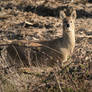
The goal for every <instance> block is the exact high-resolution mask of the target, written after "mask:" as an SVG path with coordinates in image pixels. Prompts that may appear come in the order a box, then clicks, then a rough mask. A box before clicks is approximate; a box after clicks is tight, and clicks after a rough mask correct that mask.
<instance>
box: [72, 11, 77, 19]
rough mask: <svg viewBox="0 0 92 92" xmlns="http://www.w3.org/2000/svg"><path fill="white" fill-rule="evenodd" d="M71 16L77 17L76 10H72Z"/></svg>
mask: <svg viewBox="0 0 92 92" xmlns="http://www.w3.org/2000/svg"><path fill="white" fill-rule="evenodd" d="M71 16H72V18H73V19H76V11H75V10H74V11H73V12H72V14H71Z"/></svg>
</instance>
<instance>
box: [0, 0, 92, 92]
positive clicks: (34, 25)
mask: <svg viewBox="0 0 92 92" xmlns="http://www.w3.org/2000/svg"><path fill="white" fill-rule="evenodd" d="M63 1H64V0H61V1H60V0H56V1H55V0H2V1H0V40H4V41H5V40H15V39H17V40H32V41H34V40H51V39H54V38H58V37H60V36H62V27H61V24H62V20H60V18H59V11H60V10H63V9H64V6H65V5H66V3H65V2H64V3H63ZM79 1H80V0H79ZM67 4H69V3H68V2H67ZM72 5H73V7H74V8H75V9H76V10H77V19H76V23H75V27H76V30H75V33H76V46H75V50H74V52H73V55H72V57H70V58H69V60H68V61H71V62H72V63H71V64H70V65H68V66H66V67H64V68H63V69H61V68H59V67H54V68H51V67H33V66H31V67H30V68H26V67H21V68H16V66H8V61H7V60H6V58H5V57H6V54H5V52H6V47H7V46H1V47H0V92H91V91H92V68H91V67H92V3H91V2H90V3H89V2H88V3H86V4H85V3H83V2H76V3H74V4H72ZM0 44H1V43H0Z"/></svg>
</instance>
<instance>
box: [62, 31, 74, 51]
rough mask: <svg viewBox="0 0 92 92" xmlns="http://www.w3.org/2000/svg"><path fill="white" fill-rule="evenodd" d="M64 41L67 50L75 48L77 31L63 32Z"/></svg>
mask: <svg viewBox="0 0 92 92" xmlns="http://www.w3.org/2000/svg"><path fill="white" fill-rule="evenodd" d="M63 39H64V42H65V43H66V45H67V48H69V49H71V50H72V49H73V48H74V47H75V31H74V30H71V31H70V32H67V30H65V31H64V32H63Z"/></svg>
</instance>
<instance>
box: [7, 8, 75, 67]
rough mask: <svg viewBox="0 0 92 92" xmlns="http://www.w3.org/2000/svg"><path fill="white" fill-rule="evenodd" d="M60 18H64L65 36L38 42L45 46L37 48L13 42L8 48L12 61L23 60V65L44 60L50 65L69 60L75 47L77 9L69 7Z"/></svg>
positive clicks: (61, 13)
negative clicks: (20, 45)
mask: <svg viewBox="0 0 92 92" xmlns="http://www.w3.org/2000/svg"><path fill="white" fill-rule="evenodd" d="M60 19H62V20H63V36H62V37H61V38H58V39H54V40H50V41H40V42H37V43H40V44H42V45H43V47H41V48H38V49H37V50H36V49H35V48H34V47H33V48H28V49H27V48H26V49H24V47H19V46H18V44H13V45H12V44H11V45H9V46H8V48H7V51H8V55H9V57H10V58H11V62H13V60H15V62H17V63H19V62H20V61H21V62H23V65H29V62H31V64H33V65H35V64H37V62H38V63H41V62H42V64H47V65H49V64H53V63H55V62H58V61H59V62H60V63H62V62H65V61H67V58H68V56H70V55H71V53H72V52H73V49H74V47H75V24H74V23H75V19H76V11H75V10H73V9H72V8H68V9H67V10H66V11H64V12H63V11H61V12H60ZM13 43H14V42H13ZM28 51H29V52H28ZM25 52H26V53H25ZM42 54H43V55H42ZM48 59H50V60H48ZM36 61H37V62H36Z"/></svg>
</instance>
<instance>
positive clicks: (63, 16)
mask: <svg viewBox="0 0 92 92" xmlns="http://www.w3.org/2000/svg"><path fill="white" fill-rule="evenodd" d="M59 17H60V18H61V19H63V18H65V17H66V15H65V13H64V11H60V15H59Z"/></svg>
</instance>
